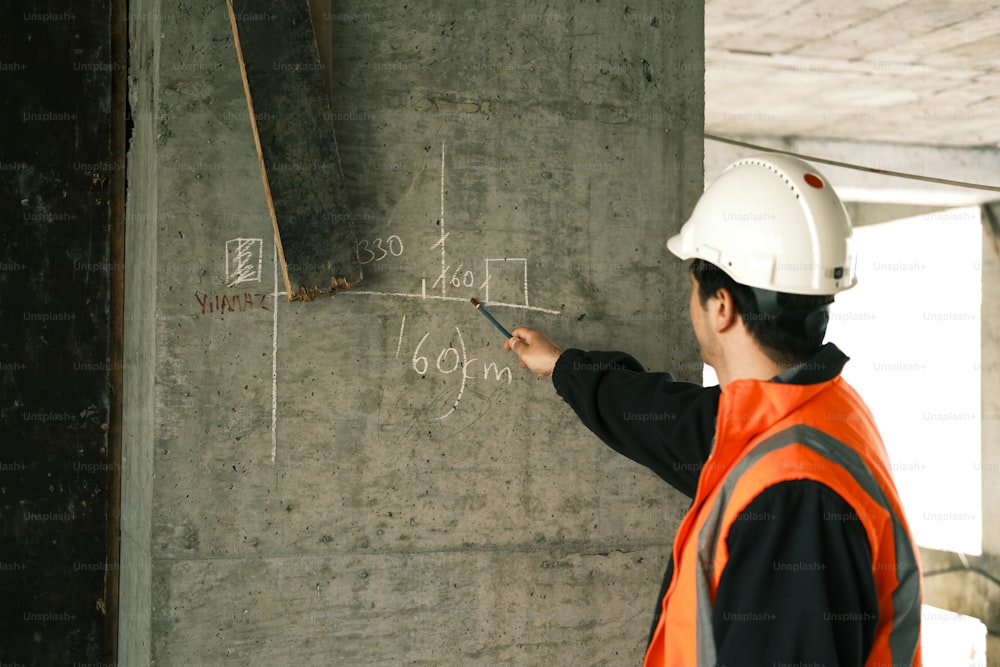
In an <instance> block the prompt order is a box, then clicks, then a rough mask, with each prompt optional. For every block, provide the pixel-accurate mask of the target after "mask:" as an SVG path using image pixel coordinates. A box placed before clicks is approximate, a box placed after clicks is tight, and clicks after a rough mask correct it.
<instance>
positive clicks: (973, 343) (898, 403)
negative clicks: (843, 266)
mask: <svg viewBox="0 0 1000 667" xmlns="http://www.w3.org/2000/svg"><path fill="white" fill-rule="evenodd" d="M979 216H980V214H979V209H978V208H974V207H973V208H961V209H951V210H946V211H939V212H937V213H932V214H928V215H923V216H918V217H916V218H908V219H905V220H897V221H894V222H889V223H884V224H879V225H869V226H864V227H858V228H856V229H855V230H854V240H855V251H856V256H857V258H858V265H857V273H858V285H857V287H855V288H853V289H851V290H848V291H847V292H843V293H841V294H839V295H837V301H836V303H835V304H834V305H833V306H832V307H831V318H830V320H831V321H830V325H829V327H828V328H827V340H828V341H832V342H834V343H836V344H837V346H838V347H840V348H841V349H842V350H843V351H844V353H845V354H847V355H848V356H849V357H851V361H849V362H848V363H847V366H845V368H844V378H845V379H846V380H847V381H848V382H850V383H851V384H852V385H853V386H854V387H855V389H857V390H858V392H859V393H860V394H861V396H862V397H863V398H864V400H865V402H866V403H867V404H868V406H869V408H871V411H872V413H873V414H874V415H875V421H876V423H877V424H878V427H879V430H880V431H881V433H882V439H883V441H884V442H885V446H886V450H887V451H888V453H889V460H890V461H891V463H892V468H893V476H894V477H895V480H896V487H897V488H898V490H899V494H900V498H901V499H902V502H903V508H904V510H905V512H906V515H907V519H908V521H909V523H910V530H911V531H912V532H913V535H914V538H915V539H916V541H917V542H918V543H919V544H920V545H922V546H925V547H931V548H934V549H941V550H944V551H958V552H963V553H967V554H980V553H981V552H982V475H981V467H982V436H981V424H980V377H979V376H980V365H981V361H980V325H981V321H982V320H981V316H980V308H981V304H982V270H981V269H982V228H981V226H980V220H979Z"/></svg>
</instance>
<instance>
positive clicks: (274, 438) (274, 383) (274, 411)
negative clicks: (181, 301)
mask: <svg viewBox="0 0 1000 667" xmlns="http://www.w3.org/2000/svg"><path fill="white" fill-rule="evenodd" d="M271 306H272V308H273V311H272V312H273V316H272V330H271V463H274V462H275V460H276V459H277V457H278V245H277V244H275V246H274V300H273V302H272V303H271Z"/></svg>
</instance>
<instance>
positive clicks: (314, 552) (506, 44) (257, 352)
mask: <svg viewBox="0 0 1000 667" xmlns="http://www.w3.org/2000/svg"><path fill="white" fill-rule="evenodd" d="M130 11H131V20H132V31H131V35H132V40H133V43H132V54H133V55H132V63H133V70H132V83H133V94H132V104H133V113H134V115H135V118H136V126H135V127H136V129H135V138H134V140H133V145H132V152H131V154H130V172H129V173H130V183H129V188H130V190H129V192H130V201H129V207H130V211H129V216H130V217H129V229H128V234H129V237H128V244H129V245H128V261H129V265H130V273H129V282H128V284H127V299H128V312H127V324H128V329H127V332H126V333H127V339H128V340H127V346H128V348H127V350H126V369H127V377H126V399H125V400H126V422H127V424H126V427H125V428H126V431H125V432H126V439H125V451H124V458H125V463H124V466H123V485H124V491H123V494H124V501H123V502H124V505H125V507H124V509H123V546H122V548H123V555H122V596H123V599H122V608H121V614H122V623H121V630H120V634H121V640H120V647H121V655H120V657H121V660H122V664H145V663H146V662H148V661H150V660H152V661H154V662H155V664H157V665H202V664H204V665H209V664H213V665H214V664H247V665H257V664H262V665H264V664H266V665H293V664H294V665H330V664H344V665H384V664H410V665H451V664H462V665H468V664H483V665H499V664H517V665H533V664H546V665H573V666H576V665H581V664H588V665H593V664H616V665H617V664H638V663H639V662H640V661H641V655H642V651H643V649H644V646H645V640H646V636H647V633H648V630H649V622H650V618H651V612H652V609H653V606H654V604H655V603H656V600H655V597H656V591H657V588H658V584H659V581H660V578H661V575H662V571H663V568H664V566H665V563H666V557H667V553H668V550H669V547H670V544H671V539H672V536H673V533H674V530H675V528H676V525H677V523H678V522H679V520H680V517H681V516H682V514H683V511H684V509H685V507H686V502H685V499H682V498H681V497H680V496H679V495H678V494H676V493H674V492H673V491H672V490H671V489H669V488H667V487H665V486H664V485H663V484H662V483H660V482H658V481H657V480H656V479H654V478H653V476H652V475H651V474H650V473H647V472H645V471H644V470H642V469H640V468H638V467H637V466H635V465H633V464H631V463H630V462H628V461H626V460H624V459H622V458H621V457H619V456H617V455H616V454H614V453H612V452H610V451H609V450H607V449H606V448H604V447H603V445H601V444H600V443H599V441H597V439H596V438H594V437H593V436H592V435H590V434H589V433H588V432H587V431H586V430H585V429H584V428H583V427H582V426H580V425H579V424H578V423H577V422H576V421H575V418H574V417H573V416H572V414H571V412H570V411H569V409H568V408H567V407H566V406H565V405H564V404H563V403H562V402H561V400H560V399H559V398H558V397H557V396H556V395H555V392H554V391H553V390H552V388H551V385H550V383H549V382H539V381H537V380H536V379H535V378H534V377H533V376H531V375H530V374H529V373H527V371H524V370H523V369H521V368H519V367H518V366H517V365H516V363H515V362H514V361H513V360H512V357H511V355H510V354H509V353H505V352H504V351H503V350H502V339H501V337H500V336H499V334H498V333H497V332H496V331H495V330H494V329H493V328H492V327H491V326H490V325H489V323H488V322H486V321H485V319H483V318H482V317H481V316H480V315H479V314H478V313H476V312H475V310H474V309H473V308H472V307H471V305H470V304H469V303H468V301H469V298H470V297H472V296H477V297H478V298H479V299H480V300H483V301H487V303H489V304H490V305H491V311H492V312H493V314H494V315H495V316H496V317H497V318H498V319H500V320H501V321H502V322H504V323H505V324H506V325H508V326H509V327H513V326H515V325H518V324H525V325H530V326H535V327H538V328H541V329H543V330H545V331H547V332H548V333H550V334H551V335H552V336H553V337H554V338H556V339H557V340H558V341H560V342H561V343H563V344H564V345H567V346H568V345H573V346H579V347H590V348H609V347H610V348H621V349H626V350H629V351H631V352H633V353H634V354H636V356H638V357H639V358H640V359H641V360H643V361H644V363H646V364H647V365H648V366H650V367H654V368H668V367H669V368H672V369H676V370H678V371H679V373H678V375H679V376H680V377H682V378H683V379H697V378H698V377H699V376H700V368H701V364H700V362H698V360H697V354H696V352H695V348H694V345H693V337H692V336H691V335H690V333H689V325H688V320H687V316H686V303H687V293H688V287H687V282H686V277H685V275H684V269H683V267H682V266H681V264H680V263H679V262H676V261H674V260H673V259H672V258H671V257H670V256H669V255H668V254H667V252H666V250H665V248H664V241H665V239H666V238H667V237H668V236H669V235H670V234H671V233H672V232H673V231H674V230H676V229H677V228H679V227H680V225H681V223H682V222H683V220H684V218H685V217H686V214H687V213H688V212H689V211H690V209H691V207H693V204H694V202H695V201H696V199H697V197H698V195H699V194H700V192H701V188H702V178H703V170H702V137H701V133H702V126H703V91H702V80H703V64H702V63H703V41H702V35H703V25H702V6H701V5H700V3H670V4H665V3H656V2H643V1H640V2H631V3H628V5H625V4H624V3H609V2H598V1H588V2H582V3H578V2H569V1H568V0H566V1H564V2H558V3H554V4H551V3H550V4H548V5H545V6H544V7H543V6H539V5H536V4H532V3H529V2H526V1H523V2H514V3H503V4H496V3H474V4H470V3H457V2H447V1H444V0H435V1H433V2H424V3H419V6H418V5H415V4H413V3H410V4H405V3H362V2H345V3H334V10H333V13H332V16H331V17H330V18H331V20H332V21H333V40H334V49H333V56H334V72H333V77H332V78H333V82H334V90H333V100H334V101H333V109H332V114H331V120H332V122H333V123H334V125H335V128H336V131H337V138H338V142H339V145H340V158H341V163H342V166H343V170H344V175H345V180H346V183H347V188H348V194H349V197H350V200H351V209H352V211H353V214H352V216H353V222H354V223H355V225H356V227H357V230H358V237H359V242H360V249H359V250H360V256H361V259H362V261H364V262H365V263H366V265H365V272H366V281H365V284H364V285H363V286H362V288H360V289H359V290H357V291H354V292H349V293H346V294H344V295H340V296H337V297H334V298H331V299H325V300H320V301H314V302H310V303H294V304H292V303H289V302H288V301H287V299H286V297H285V295H283V294H281V293H279V289H278V280H277V276H276V272H275V261H274V253H275V250H274V242H273V235H272V231H271V221H270V218H269V216H268V211H267V207H266V204H265V197H264V192H263V187H262V185H261V178H260V174H259V171H258V166H257V157H256V153H255V150H254V144H253V140H252V135H251V132H250V126H249V119H248V115H247V108H246V102H245V99H244V94H243V89H242V83H241V81H240V76H239V73H238V70H237V64H236V55H235V52H234V48H233V42H232V36H231V32H230V26H229V23H228V17H227V14H226V11H225V6H224V4H223V3H214V4H211V3H210V4H197V3H188V2H180V1H178V0H163V2H162V3H161V2H156V1H153V0H144V1H138V2H134V3H133V6H132V7H131V10H130ZM262 20H267V18H266V17H262ZM276 65H280V66H287V65H289V64H287V63H285V64H276ZM309 166H310V165H308V164H302V165H301V168H302V169H309ZM337 223H338V221H331V224H337ZM241 239H242V240H241ZM238 250H239V251H246V252H248V253H249V255H244V254H242V253H241V252H238ZM237 255H239V256H240V257H242V258H243V259H247V258H249V260H248V261H246V262H242V260H240V259H237ZM241 262H242V266H238V264H240V263H241Z"/></svg>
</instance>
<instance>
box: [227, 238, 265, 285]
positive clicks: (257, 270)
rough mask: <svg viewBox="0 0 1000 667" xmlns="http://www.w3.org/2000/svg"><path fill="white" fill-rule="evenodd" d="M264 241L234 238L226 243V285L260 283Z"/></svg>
mask: <svg viewBox="0 0 1000 667" xmlns="http://www.w3.org/2000/svg"><path fill="white" fill-rule="evenodd" d="M263 264H264V240H263V239H244V238H236V239H229V240H228V241H226V285H227V286H228V287H233V286H235V285H240V284H242V283H249V282H258V283H259V282H260V278H261V268H262V267H263Z"/></svg>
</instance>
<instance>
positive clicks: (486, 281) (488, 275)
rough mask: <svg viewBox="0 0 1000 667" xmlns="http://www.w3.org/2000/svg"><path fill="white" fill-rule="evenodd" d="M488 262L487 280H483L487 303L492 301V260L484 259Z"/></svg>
mask: <svg viewBox="0 0 1000 667" xmlns="http://www.w3.org/2000/svg"><path fill="white" fill-rule="evenodd" d="M484 261H485V262H486V280H485V281H484V282H483V286H484V287H485V288H486V303H489V302H490V260H488V259H487V260H484Z"/></svg>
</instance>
